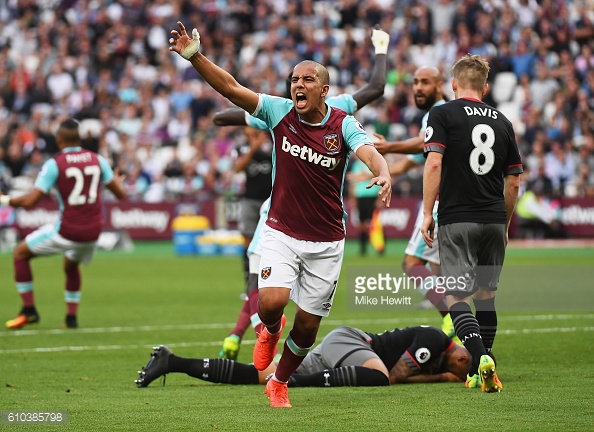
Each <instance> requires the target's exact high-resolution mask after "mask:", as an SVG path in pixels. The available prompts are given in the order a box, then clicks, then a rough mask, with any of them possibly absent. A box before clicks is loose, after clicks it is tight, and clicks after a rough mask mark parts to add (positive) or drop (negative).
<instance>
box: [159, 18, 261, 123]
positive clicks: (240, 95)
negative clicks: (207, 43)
mask: <svg viewBox="0 0 594 432" xmlns="http://www.w3.org/2000/svg"><path fill="white" fill-rule="evenodd" d="M177 25H178V26H179V30H180V31H179V32H178V31H177V30H171V34H172V36H173V37H171V38H170V39H169V43H170V44H171V45H172V46H170V47H169V51H175V52H176V53H178V54H179V55H181V56H182V57H183V58H185V59H186V60H188V61H189V62H190V63H191V64H192V66H194V69H196V72H198V73H199V74H200V75H201V76H202V78H204V80H205V81H206V82H207V83H208V84H210V86H211V87H212V88H213V89H215V90H216V91H217V92H218V93H220V94H221V95H222V96H224V97H226V98H227V99H229V101H230V102H232V103H234V104H235V105H237V106H238V107H240V108H243V109H244V110H246V111H247V112H248V113H253V112H254V111H255V110H256V107H257V106H258V94H257V93H255V92H253V91H251V90H250V89H248V88H246V87H244V86H242V85H240V84H239V83H238V82H237V81H236V80H235V78H233V76H232V75H231V74H230V73H228V72H227V71H225V70H224V69H222V68H220V67H219V66H217V65H216V64H214V63H213V62H211V61H210V60H209V59H207V58H206V57H205V56H204V55H202V54H201V53H200V51H199V50H198V49H199V47H200V35H199V34H198V30H196V29H194V30H193V31H192V37H191V38H190V36H188V33H187V31H186V28H185V27H184V25H183V24H182V22H181V21H178V22H177Z"/></svg>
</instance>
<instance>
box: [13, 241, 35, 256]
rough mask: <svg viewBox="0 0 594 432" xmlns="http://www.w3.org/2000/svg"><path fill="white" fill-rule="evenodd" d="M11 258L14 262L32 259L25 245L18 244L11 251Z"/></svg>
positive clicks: (23, 243) (22, 243)
mask: <svg viewBox="0 0 594 432" xmlns="http://www.w3.org/2000/svg"><path fill="white" fill-rule="evenodd" d="M12 256H13V258H14V259H15V260H27V259H30V258H32V257H33V253H32V252H31V251H30V250H29V247H28V246H27V243H25V242H24V241H22V242H20V243H19V244H18V245H16V247H15V248H14V250H13V251H12Z"/></svg>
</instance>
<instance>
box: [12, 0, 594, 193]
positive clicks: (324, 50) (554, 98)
mask: <svg viewBox="0 0 594 432" xmlns="http://www.w3.org/2000/svg"><path fill="white" fill-rule="evenodd" d="M178 19H181V20H182V21H184V22H186V23H188V25H191V26H192V27H197V28H198V29H199V30H201V31H202V30H203V29H204V30H205V31H207V32H208V34H209V35H210V37H209V38H207V40H205V41H204V42H203V44H202V46H201V50H202V52H203V53H204V54H205V55H207V56H208V57H209V58H211V59H213V61H215V62H216V64H218V65H221V66H222V67H223V68H224V69H225V70H227V71H228V72H230V73H231V74H232V75H233V76H235V77H236V78H237V80H238V81H239V82H240V83H241V84H243V85H245V86H247V87H249V88H251V89H253V90H254V91H261V92H266V93H270V94H278V95H283V94H284V89H285V78H286V76H287V75H288V73H289V72H290V71H291V70H292V68H293V66H294V65H295V64H297V63H298V62H299V61H301V60H303V59H313V60H315V61H318V62H320V63H322V64H324V65H326V66H327V67H328V69H329V72H330V74H331V84H332V88H333V90H334V91H335V92H336V93H343V92H347V93H348V92H353V91H354V90H356V89H357V88H360V87H361V86H362V85H364V84H365V83H366V82H367V80H368V78H369V75H370V73H371V69H372V66H373V47H372V45H371V40H370V35H371V29H372V28H373V26H374V25H376V24H379V25H380V26H381V28H382V29H384V30H385V31H387V32H389V33H390V36H391V39H390V40H391V46H390V48H389V50H388V55H387V58H388V78H387V85H386V88H385V93H384V97H383V98H380V99H379V100H378V101H376V102H374V103H371V104H369V105H368V106H366V107H364V108H363V109H361V110H360V111H359V112H358V113H357V114H356V117H357V119H358V120H360V121H361V123H363V125H364V126H365V127H366V129H367V131H368V133H370V134H371V132H373V131H375V132H378V133H381V134H383V135H385V136H386V137H387V138H388V139H401V138H408V137H410V136H415V135H417V134H418V130H419V125H420V118H421V116H422V115H423V113H422V112H421V111H420V110H419V109H417V108H416V106H415V104H414V99H413V95H412V89H411V85H410V83H411V77H412V74H413V72H414V70H415V69H416V68H418V67H419V66H422V65H433V66H437V67H439V68H440V70H441V71H442V72H443V73H444V77H445V78H446V79H448V80H449V78H450V77H449V76H448V74H449V69H450V67H451V66H452V65H453V64H454V62H455V61H456V60H457V59H458V58H459V57H460V56H461V55H463V54H466V53H472V54H480V55H482V56H483V57H484V58H486V59H487V60H488V61H489V63H490V66H491V73H490V75H489V81H490V83H491V91H490V93H489V94H487V95H486V97H485V99H484V101H485V102H486V103H488V104H490V105H492V106H495V107H497V108H498V109H500V110H501V111H502V112H503V113H504V114H505V115H506V116H507V117H508V118H509V119H510V120H511V121H512V122H513V124H514V129H515V132H516V135H517V137H516V138H517V142H518V144H519V147H520V150H521V154H522V157H523V162H524V165H525V173H526V175H524V176H523V180H524V188H529V189H530V188H532V189H533V191H534V193H535V194H537V195H541V196H545V197H546V198H548V199H554V198H555V197H558V196H562V195H565V196H586V195H589V196H592V195H594V4H593V2H592V0H573V1H571V0H570V1H560V0H540V1H536V0H488V1H481V2H479V1H476V0H421V1H418V0H403V1H392V0H375V1H357V0H320V1H313V0H302V1H296V0H250V1H247V0H246V1H242V0H212V1H202V2H195V1H190V0H167V1H166V0H151V1H149V0H92V1H81V0H61V1H60V0H44V1H42V0H19V1H17V0H5V1H0V182H1V184H0V187H1V188H2V191H3V192H5V193H8V192H9V191H11V192H15V191H19V190H21V191H27V190H28V189H29V188H31V187H32V184H33V180H34V179H35V177H36V176H37V173H38V172H39V169H40V167H41V166H42V164H43V162H44V161H45V160H46V159H47V158H49V157H51V156H52V155H53V154H54V153H55V152H56V151H57V147H56V143H55V141H54V138H53V133H54V132H55V129H56V127H57V125H58V124H59V123H60V122H61V121H63V120H65V119H66V118H68V117H75V118H77V119H79V120H80V121H81V131H82V134H83V139H84V145H85V147H87V148H89V149H92V150H95V151H98V152H99V153H100V154H102V155H103V156H104V157H106V158H107V159H108V160H109V161H110V162H111V163H112V165H113V166H114V167H117V168H119V170H120V171H121V172H123V173H125V174H126V176H127V178H126V189H127V193H128V196H129V198H130V199H132V200H145V201H149V202H159V201H162V200H172V199H176V200H184V199H190V200H195V199H205V198H209V197H213V196H221V195H230V196H238V195H240V194H241V192H242V187H243V183H244V175H243V174H242V173H239V174H236V173H235V172H234V169H233V157H232V154H233V150H234V148H236V147H237V146H238V145H239V144H241V143H242V142H244V141H245V135H244V133H243V129H242V128H240V127H216V126H214V124H213V121H212V119H213V115H214V113H215V112H217V111H219V110H222V109H225V108H228V107H229V105H228V102H227V101H226V100H225V99H224V98H222V97H221V96H219V95H218V94H217V93H216V92H215V91H213V90H212V88H211V87H210V86H209V85H207V84H205V83H204V81H202V79H201V77H199V75H198V74H197V73H196V72H195V70H194V68H192V67H191V65H190V64H189V63H188V62H185V61H184V60H183V59H182V58H180V56H178V55H176V54H175V53H170V52H169V51H168V49H167V48H168V38H169V35H170V31H171V30H172V29H175V28H177V26H176V21H177V20H178ZM444 90H445V91H446V92H447V94H446V96H447V97H449V98H451V97H452V94H451V90H450V88H449V84H446V85H444ZM421 176H422V172H421V169H419V170H416V171H412V172H411V173H408V174H406V175H403V176H400V177H398V178H397V181H396V182H395V186H394V191H395V193H397V194H401V195H420V194H421V191H422V179H421Z"/></svg>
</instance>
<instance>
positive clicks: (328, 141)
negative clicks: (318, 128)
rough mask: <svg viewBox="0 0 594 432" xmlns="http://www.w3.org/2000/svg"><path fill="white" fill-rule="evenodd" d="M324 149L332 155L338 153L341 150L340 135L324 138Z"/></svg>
mask: <svg viewBox="0 0 594 432" xmlns="http://www.w3.org/2000/svg"><path fill="white" fill-rule="evenodd" d="M324 147H326V150H328V151H329V152H330V153H336V152H337V151H339V150H340V137H339V136H338V134H335V133H334V134H330V135H326V136H325V137H324Z"/></svg>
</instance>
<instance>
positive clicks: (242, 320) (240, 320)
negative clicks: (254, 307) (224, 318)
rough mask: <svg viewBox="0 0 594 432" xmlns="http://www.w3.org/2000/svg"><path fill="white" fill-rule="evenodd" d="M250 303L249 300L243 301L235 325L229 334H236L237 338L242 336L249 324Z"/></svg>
mask: <svg viewBox="0 0 594 432" xmlns="http://www.w3.org/2000/svg"><path fill="white" fill-rule="evenodd" d="M250 322H251V321H250V304H249V302H247V301H245V302H243V307H242V308H241V311H240V312H239V316H238V317H237V322H236V323H235V327H233V330H231V332H230V333H229V336H231V335H236V336H238V337H239V339H241V338H243V335H244V333H245V331H246V330H247V328H248V327H249V326H250Z"/></svg>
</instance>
